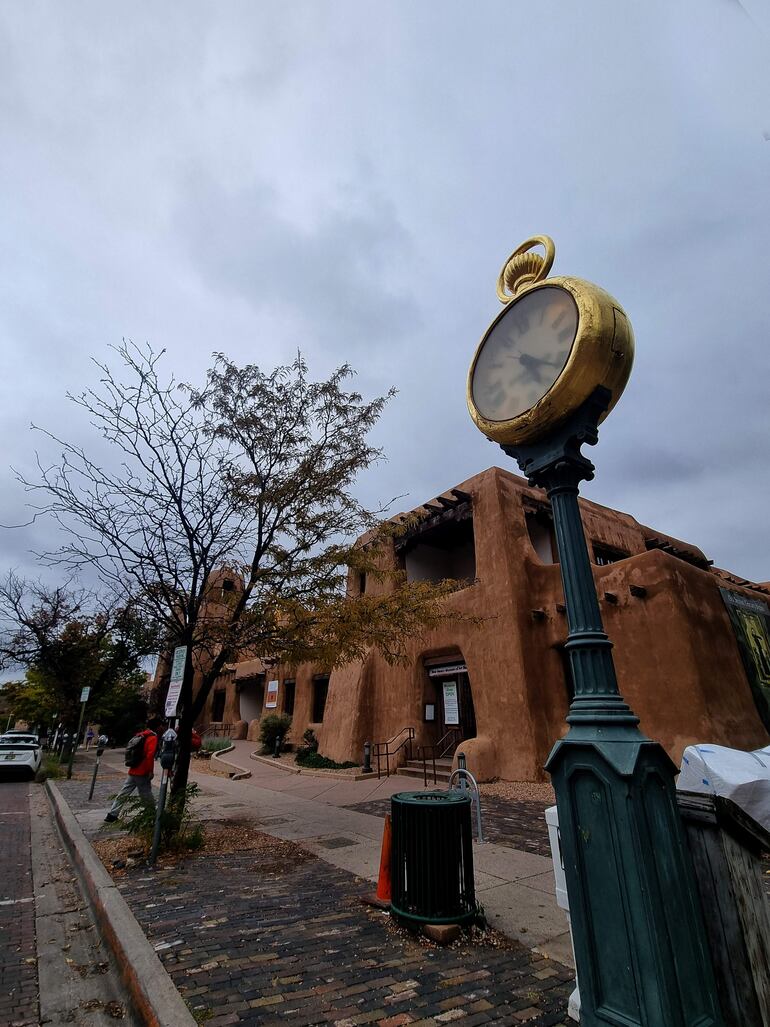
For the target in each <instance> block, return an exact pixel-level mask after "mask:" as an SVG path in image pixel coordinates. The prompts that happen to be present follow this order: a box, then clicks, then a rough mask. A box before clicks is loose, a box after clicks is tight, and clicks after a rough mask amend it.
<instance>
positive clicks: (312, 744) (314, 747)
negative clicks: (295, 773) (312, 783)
mask: <svg viewBox="0 0 770 1027" xmlns="http://www.w3.org/2000/svg"><path fill="white" fill-rule="evenodd" d="M302 741H303V743H304V744H303V745H301V746H300V747H299V749H297V758H299V757H300V756H307V755H308V753H311V752H318V739H317V738H316V736H315V731H314V730H313V729H312V727H309V728H308V729H307V731H306V732H305V733H304V735H303V736H302Z"/></svg>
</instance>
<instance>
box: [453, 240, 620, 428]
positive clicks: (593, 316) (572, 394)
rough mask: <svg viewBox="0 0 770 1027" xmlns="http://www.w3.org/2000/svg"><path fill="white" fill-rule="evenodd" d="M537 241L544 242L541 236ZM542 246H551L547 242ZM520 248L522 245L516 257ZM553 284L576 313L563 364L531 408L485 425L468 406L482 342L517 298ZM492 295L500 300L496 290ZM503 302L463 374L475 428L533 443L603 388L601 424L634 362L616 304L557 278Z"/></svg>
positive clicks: (588, 286)
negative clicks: (606, 392) (606, 399)
mask: <svg viewBox="0 0 770 1027" xmlns="http://www.w3.org/2000/svg"><path fill="white" fill-rule="evenodd" d="M537 239H538V240H544V239H547V237H537ZM548 242H549V243H550V245H551V246H553V244H552V243H551V241H550V240H548ZM541 244H543V243H542V242H541ZM526 245H527V244H522V247H519V250H517V251H516V254H518V253H519V252H520V251H521V250H523V248H524V246H526ZM516 254H514V256H515V255H516ZM532 256H534V255H532ZM519 259H521V258H519ZM548 266H550V264H549V265H548ZM546 273H547V271H546ZM531 277H534V276H530V280H531ZM538 277H539V276H538ZM501 280H502V273H501ZM554 286H556V287H558V288H561V289H565V290H566V291H567V292H568V293H569V294H570V295H571V296H572V298H573V300H574V301H575V305H576V306H577V311H578V323H577V332H576V334H575V340H574V342H573V343H572V348H571V349H570V351H569V354H568V356H567V360H566V363H565V364H564V367H563V368H562V370H561V372H560V373H559V375H558V377H557V378H556V380H555V381H554V383H553V385H551V387H550V388H549V389H548V390H547V391H546V392H545V393H544V394H543V395H542V396H541V397H540V399H539V400H538V401H537V402H536V403H535V405H534V406H532V407H530V408H529V409H528V410H524V411H522V412H521V413H520V414H518V415H517V416H516V417H513V418H511V419H509V420H505V421H490V420H489V419H488V418H486V417H484V415H483V414H481V413H480V412H479V411H478V410H477V408H476V406H475V404H474V402H473V375H474V371H475V369H476V363H477V361H478V358H479V354H480V353H481V350H482V348H483V346H484V343H485V342H486V340H487V337H488V335H489V333H490V332H491V331H492V329H493V328H494V327H495V326H496V325H497V323H498V322H499V321H500V319H501V318H503V317H504V316H505V315H506V313H507V312H508V310H509V309H510V308H511V307H512V306H513V305H514V304H515V303H516V302H517V301H518V300H519V299H520V298H522V297H524V296H529V295H531V293H533V292H535V291H536V290H538V289H543V288H553V287H554ZM498 295H500V297H501V299H502V298H503V296H502V294H501V292H500V288H499V287H498ZM504 302H505V303H506V306H505V307H504V308H503V310H502V311H501V312H500V314H499V315H498V316H497V317H496V318H495V319H494V321H493V322H492V324H491V325H490V326H489V328H487V330H486V332H485V333H484V336H483V338H482V340H481V342H480V343H479V345H478V346H477V348H476V352H475V354H474V357H473V361H472V363H471V366H470V370H469V371H468V382H467V390H466V398H467V403H468V410H469V412H470V415H471V417H472V418H473V420H474V422H475V424H476V427H477V428H479V430H480V431H482V432H483V433H484V434H485V435H486V436H487V438H489V439H491V440H492V441H493V442H499V443H503V444H507V445H520V444H522V443H526V442H533V441H535V440H536V439H538V438H541V437H542V436H544V435H547V434H548V432H549V431H550V430H551V429H552V428H554V427H555V426H556V425H558V424H560V423H561V422H562V421H563V420H564V419H565V418H566V417H568V416H569V415H570V414H571V413H573V412H574V411H575V410H576V409H577V408H578V407H579V406H580V405H581V404H582V403H584V402H585V401H586V400H587V399H588V397H589V396H590V395H591V393H592V392H593V391H594V389H595V388H596V387H597V386H599V385H603V386H604V387H605V388H607V389H609V391H610V393H611V394H612V398H611V399H610V403H609V406H608V408H607V410H606V411H605V412H604V414H603V415H602V417H601V419H600V420H604V418H605V417H606V416H607V414H608V413H609V412H610V410H612V408H613V407H614V406H615V404H616V403H617V401H618V400H619V399H620V396H621V394H622V392H623V389H624V388H625V387H626V383H627V382H628V378H629V375H630V374H631V367H632V365H633V362H634V333H633V330H632V328H631V324H630V322H629V320H628V317H627V316H626V313H625V311H624V310H623V308H622V307H621V306H620V304H619V303H618V302H617V301H616V300H615V299H613V298H612V296H610V295H609V293H607V292H605V291H604V289H601V288H599V286H598V285H593V284H592V283H591V282H586V281H583V280H582V279H580V278H568V277H559V276H556V277H554V278H543V279H541V280H539V281H535V283H534V284H524V287H523V288H520V289H519V290H518V291H516V292H515V293H514V295H513V296H511V297H506V298H505V299H504Z"/></svg>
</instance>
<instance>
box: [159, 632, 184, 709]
mask: <svg viewBox="0 0 770 1027" xmlns="http://www.w3.org/2000/svg"><path fill="white" fill-rule="evenodd" d="M186 662H187V646H186V645H179V646H177V647H176V649H175V650H174V659H173V662H172V664H171V680H170V681H169V684H168V694H167V695H166V708H165V711H164V712H165V715H166V716H167V717H175V716H176V710H177V706H178V705H179V696H180V694H181V692H182V681H183V680H184V665H185V663H186Z"/></svg>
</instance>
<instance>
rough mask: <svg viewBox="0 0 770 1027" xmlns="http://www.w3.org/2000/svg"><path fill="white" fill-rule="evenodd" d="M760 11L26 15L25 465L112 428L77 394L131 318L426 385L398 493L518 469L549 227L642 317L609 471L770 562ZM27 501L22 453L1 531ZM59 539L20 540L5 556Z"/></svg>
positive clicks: (6, 271)
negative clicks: (534, 311) (530, 276)
mask: <svg viewBox="0 0 770 1027" xmlns="http://www.w3.org/2000/svg"><path fill="white" fill-rule="evenodd" d="M744 8H745V11H746V12H748V14H749V15H750V17H747V16H746V13H744V10H742V9H741V7H739V6H737V5H734V4H728V3H725V2H724V0H706V2H703V3H699V4H697V5H688V4H681V5H679V4H676V5H672V4H670V3H666V2H664V0H651V2H650V3H647V4H645V5H620V4H617V3H616V2H614V0H594V2H588V3H586V4H581V5H558V6H554V5H539V6H534V7H533V5H531V4H524V3H518V4H516V3H514V4H510V3H503V2H502V0H490V2H488V3H485V4H482V5H475V7H471V6H469V5H467V4H462V3H459V2H454V3H451V2H450V3H445V4H443V5H442V7H441V17H438V16H437V8H436V6H435V5H430V4H414V3H409V2H407V0H394V2H393V3H390V4H387V5H382V4H374V3H373V2H371V0H364V2H362V0H355V2H354V0H336V2H335V3H327V4H318V3H317V2H314V0H307V2H304V3H303V2H297V3H294V4H292V5H286V4H283V3H278V2H275V3H261V4H259V5H255V4H252V3H246V2H239V3H238V2H236V3H232V4H228V5H211V4H208V3H203V2H195V0H188V2H187V3H185V4H184V5H175V6H166V7H165V8H164V7H158V5H155V4H150V3H149V2H139V3H135V4H132V5H131V8H130V9H125V10H121V11H120V13H119V15H118V13H117V12H116V9H115V8H114V7H112V6H110V5H104V4H100V3H97V2H84V3H81V4H79V5H77V6H76V7H73V6H72V5H67V6H66V8H65V6H63V5H61V4H58V3H56V2H54V0H46V2H42V0H28V2H26V3H24V4H16V5H5V6H4V7H3V9H2V11H0V134H1V135H2V139H3V146H2V148H0V204H2V217H0V340H2V347H1V348H0V433H1V434H0V437H1V438H2V440H3V446H4V460H3V463H4V464H5V465H6V466H7V465H9V464H15V465H19V466H23V467H24V466H27V467H28V466H29V464H30V461H31V459H32V453H33V450H34V447H35V440H34V438H33V437H32V436H31V435H30V434H29V432H28V431H27V428H26V426H27V425H28V424H29V422H30V421H32V420H36V421H38V422H42V423H43V424H45V425H47V426H48V427H50V428H52V429H54V430H60V431H63V432H65V433H66V434H67V435H68V436H74V437H75V438H76V439H85V438H87V437H88V427H87V425H85V424H84V423H82V422H81V421H80V420H79V419H78V418H77V416H75V415H74V414H73V412H72V411H70V410H68V408H67V407H66V404H65V403H64V400H63V396H64V393H65V391H66V390H68V389H69V390H71V391H77V390H78V388H80V387H81V385H82V384H84V383H87V382H90V381H92V380H93V377H94V372H93V369H92V367H91V365H90V363H89V358H90V357H91V356H94V355H95V356H97V357H99V358H100V359H101V358H104V356H105V354H106V353H107V346H108V345H109V344H114V343H116V342H118V341H119V340H120V338H121V337H122V336H128V337H132V338H134V339H137V340H145V339H148V340H150V341H151V342H152V343H153V345H154V346H155V347H156V348H161V347H166V349H167V351H168V356H167V362H168V366H169V368H172V369H174V370H175V371H176V372H177V374H178V375H179V376H181V377H190V378H193V379H199V378H200V376H201V375H202V374H203V372H204V370H205V368H206V366H207V363H208V360H209V356H210V353H211V352H212V351H213V350H220V349H221V350H224V351H226V352H227V353H228V354H229V355H230V356H232V357H233V358H234V359H236V360H242V361H246V360H256V361H258V362H261V363H263V364H265V365H272V364H275V363H277V362H281V361H285V360H287V359H290V358H291V356H292V354H293V353H294V351H295V350H296V348H297V346H300V347H301V348H302V349H303V350H304V351H305V352H306V354H307V355H308V357H309V358H310V360H311V364H312V367H313V369H314V370H315V371H316V372H317V373H319V374H323V373H325V372H326V371H327V370H328V369H329V368H331V367H332V366H334V365H336V364H339V363H341V362H342V361H344V360H350V361H351V362H352V363H353V364H354V365H355V366H356V367H357V368H358V370H359V379H360V380H359V384H360V386H361V388H362V389H364V390H365V391H367V392H374V391H376V392H382V391H384V390H385V389H386V388H387V387H388V386H389V385H391V384H394V385H396V386H397V388H398V389H399V395H398V396H397V397H396V399H395V400H394V402H393V403H392V404H391V406H390V408H389V410H388V412H387V413H386V415H385V417H384V419H383V421H382V423H381V425H380V426H379V428H378V430H377V439H378V442H379V443H380V444H382V445H383V446H384V447H385V449H386V451H387V453H388V455H389V458H390V459H389V462H388V463H387V464H386V465H382V466H380V467H378V468H376V469H374V470H373V471H372V473H371V474H370V475H368V476H367V478H366V479H365V480H363V481H362V483H361V491H362V495H363V496H364V498H366V499H368V500H369V501H371V502H375V501H379V500H380V499H382V498H384V497H387V496H391V495H397V494H401V493H404V492H406V493H408V496H409V498H408V499H406V500H403V501H400V502H399V504H398V505H399V507H401V508H403V507H404V506H407V505H409V504H410V503H414V504H417V503H419V502H422V501H423V500H425V499H427V498H429V497H430V496H432V495H435V494H436V493H438V492H439V491H441V490H443V489H444V488H446V487H448V486H450V485H452V484H455V483H457V482H459V481H461V480H462V479H464V478H466V477H468V476H469V475H471V474H473V473H475V472H477V471H479V470H481V469H483V468H484V467H486V466H489V465H490V464H492V463H497V464H502V465H506V466H511V465H510V463H509V462H508V461H507V460H506V458H505V457H504V456H503V454H502V453H501V452H500V451H499V449H497V448H496V447H494V446H491V445H490V444H489V443H488V442H486V441H485V440H484V439H483V438H482V436H481V435H480V434H479V433H478V432H477V431H476V429H475V428H474V427H473V425H472V424H471V422H470V420H469V418H468V415H467V412H466V410H465V400H464V390H465V376H466V373H467V368H468V364H469V362H470V358H471V355H472V352H473V349H474V347H475V345H476V343H477V342H478V339H479V338H480V337H481V335H482V333H483V331H484V329H485V328H486V325H487V324H488V323H489V321H490V320H491V319H492V317H493V316H494V315H495V313H496V310H497V303H496V300H495V297H494V281H495V278H496V276H497V272H498V270H499V267H500V265H501V264H502V262H503V260H504V258H505V257H506V256H507V254H508V253H509V252H510V251H511V250H512V249H513V248H514V246H515V245H517V244H518V242H519V241H520V240H521V239H523V238H525V237H526V236H528V235H530V234H532V233H538V232H548V233H549V234H551V235H552V236H553V237H554V238H555V240H556V243H557V261H556V267H555V270H556V272H557V273H562V274H576V275H580V276H583V277H586V278H588V279H590V280H593V281H597V282H599V283H600V284H602V285H603V286H604V287H605V288H607V289H608V290H609V291H610V292H611V293H613V294H614V295H616V296H617V298H618V300H619V301H620V302H621V303H622V304H623V305H624V306H625V308H626V309H627V311H628V313H629V316H630V317H631V320H632V323H633V325H634V329H635V332H636V336H637V361H636V366H635V369H634V373H633V375H632V378H631V382H630V384H629V388H628V390H627V394H626V395H625V396H624V397H623V400H622V401H621V403H620V404H619V405H618V407H617V409H616V410H615V411H614V412H613V414H612V416H611V418H610V419H608V421H607V422H606V423H605V425H604V426H603V428H602V432H601V440H600V444H599V446H598V447H597V449H596V451H595V459H596V461H597V468H598V473H597V478H596V481H595V482H593V483H591V485H590V486H589V487H588V488H587V490H586V492H587V494H588V495H590V496H591V498H594V499H596V500H597V501H599V502H603V503H606V504H607V505H610V506H616V507H619V508H620V509H625V510H627V511H628V512H630V513H632V514H634V515H635V516H636V517H638V519H639V520H641V521H642V522H644V523H647V524H650V525H651V526H653V527H657V528H659V529H660V530H661V531H665V532H668V533H670V534H673V535H678V536H680V537H682V538H685V539H689V540H692V541H693V542H695V543H696V544H698V545H700V546H701V547H702V548H704V549H705V550H706V551H707V552H708V553H709V555H710V556H712V557H713V558H714V559H715V560H716V561H717V563H719V564H722V565H724V566H727V567H729V568H731V569H733V570H735V571H737V572H738V573H741V574H743V575H745V576H748V577H754V578H757V579H763V578H764V579H767V578H770V555H768V552H767V546H766V544H765V532H766V528H765V523H764V522H765V517H764V510H765V509H766V507H767V502H768V500H770V494H769V493H770V486H768V484H767V483H768V474H767V470H768V455H767V437H768V429H769V428H770V423H769V421H770V418H769V416H768V412H767V410H768V404H767V382H768V380H769V376H770V348H768V346H767V343H766V340H767V338H768V336H769V335H770V289H769V288H768V262H767V259H766V251H767V239H768V237H769V232H768V230H769V229H770V198H769V196H768V190H767V181H768V170H769V168H768V162H770V149H768V147H767V143H766V141H765V138H764V136H763V133H766V131H767V128H768V125H769V124H770V110H768V95H770V91H769V90H768V86H770V69H769V68H768V64H767V56H766V55H767V43H768V38H769V37H768V34H767V31H766V29H767V26H766V25H765V22H764V20H763V17H762V11H761V10H759V8H758V5H756V4H755V3H754V2H753V0H752V2H751V3H748V2H747V3H746V4H744ZM751 19H753V20H751ZM44 452H45V453H46V455H47V456H50V455H52V453H51V451H50V447H48V448H46V447H44ZM512 469H515V468H512ZM24 501H25V496H24V494H23V492H22V491H21V490H20V489H19V488H18V487H17V486H15V485H14V483H13V480H12V479H11V478H10V475H9V474H8V473H7V472H6V473H5V478H4V480H3V484H2V488H0V522H3V523H16V522H20V521H24V520H26V519H27V515H26V513H25V510H24ZM51 539H52V529H51V527H50V526H47V525H46V524H45V523H37V524H36V525H34V526H32V527H30V528H26V529H24V530H23V531H16V532H7V531H0V562H2V563H3V564H4V565H13V566H17V567H21V568H22V569H25V568H28V567H32V566H33V564H32V561H31V559H30V558H29V557H28V555H27V550H29V549H35V548H37V549H40V548H46V547H47V546H48V545H50V542H51Z"/></svg>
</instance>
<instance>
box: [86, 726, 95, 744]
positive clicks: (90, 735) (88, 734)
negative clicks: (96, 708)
mask: <svg viewBox="0 0 770 1027" xmlns="http://www.w3.org/2000/svg"><path fill="white" fill-rule="evenodd" d="M93 740H94V729H93V728H92V727H91V725H90V724H89V725H88V731H87V732H86V751H88V749H90V748H91V742H93Z"/></svg>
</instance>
